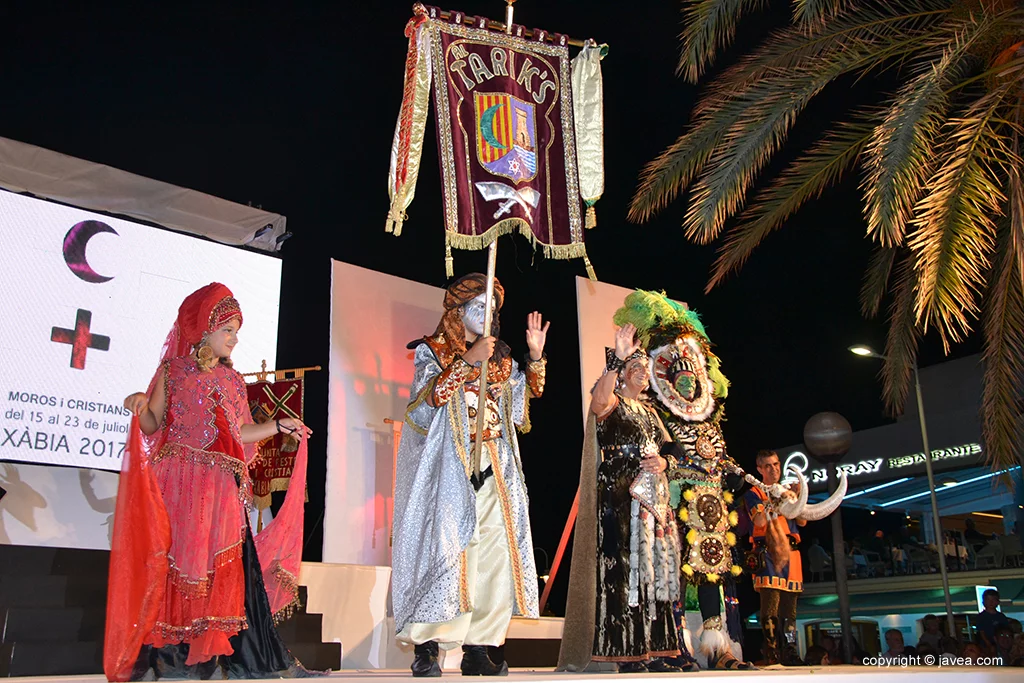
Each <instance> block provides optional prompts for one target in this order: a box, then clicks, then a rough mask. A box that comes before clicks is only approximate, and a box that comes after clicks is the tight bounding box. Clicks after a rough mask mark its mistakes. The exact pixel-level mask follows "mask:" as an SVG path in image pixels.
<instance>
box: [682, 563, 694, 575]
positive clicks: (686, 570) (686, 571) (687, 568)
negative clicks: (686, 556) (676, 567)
mask: <svg viewBox="0 0 1024 683" xmlns="http://www.w3.org/2000/svg"><path fill="white" fill-rule="evenodd" d="M683 573H684V574H686V575H687V576H693V567H691V566H690V565H689V564H684V565H683Z"/></svg>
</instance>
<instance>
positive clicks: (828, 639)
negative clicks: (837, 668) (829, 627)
mask: <svg viewBox="0 0 1024 683" xmlns="http://www.w3.org/2000/svg"><path fill="white" fill-rule="evenodd" d="M818 645H820V646H821V647H823V648H825V652H827V653H828V661H829V663H830V664H842V663H843V658H842V656H841V655H840V654H839V644H838V643H837V642H836V639H835V638H833V637H832V636H830V635H829V634H827V633H822V634H821V636H820V637H819V638H818Z"/></svg>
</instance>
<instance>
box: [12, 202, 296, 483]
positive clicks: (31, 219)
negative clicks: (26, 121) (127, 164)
mask: <svg viewBox="0 0 1024 683" xmlns="http://www.w3.org/2000/svg"><path fill="white" fill-rule="evenodd" d="M87 257H88V258H87ZM0 269H2V272H3V273H4V276H3V299H2V302H0V319H2V320H3V325H0V460H20V461H28V462H38V463H43V464H57V465H73V466H77V467H89V468H95V469H105V470H118V469H120V467H121V452H122V450H123V448H124V441H125V436H126V434H127V431H128V423H129V420H130V416H129V414H128V412H127V411H126V410H124V409H123V408H122V407H121V404H122V401H123V400H124V397H125V396H127V395H128V394H130V393H132V392H134V391H144V390H145V389H146V387H147V385H148V384H149V381H150V379H151V378H152V375H153V373H154V371H155V370H156V367H157V363H158V361H159V359H160V353H161V349H162V347H163V343H164V339H165V337H166V335H167V333H168V331H169V330H170V329H171V325H172V324H173V322H174V319H175V317H176V316H177V311H178V306H179V305H180V304H181V301H182V299H184V298H185V296H186V295H188V294H189V293H190V292H192V291H193V290H195V289H197V288H199V287H201V286H203V285H206V284H208V283H210V282H213V281H219V282H223V283H224V284H226V285H227V286H228V287H230V288H231V289H232V291H233V292H234V293H235V296H236V297H237V298H238V300H239V303H240V304H241V306H242V310H243V313H244V316H245V325H244V326H243V327H242V331H241V334H240V343H239V345H238V347H237V348H236V350H235V352H234V355H233V357H234V360H235V367H236V368H238V369H239V370H240V371H242V372H245V371H247V370H259V364H260V361H261V360H263V359H266V360H267V361H268V364H270V365H273V363H274V361H275V360H276V356H277V319H278V301H279V296H280V286H281V263H280V261H279V260H278V259H276V258H274V257H271V256H266V255H263V254H257V253H252V252H249V251H244V250H242V249H237V248H233V247H228V246H225V245H222V244H217V243H215V242H210V241H207V240H202V239H197V238H195V237H189V236H186V235H181V234H179V233H175V232H171V231H168V230H161V229H158V228H152V227H149V226H145V225H142V224H139V223H135V222H132V221H127V220H120V219H117V218H110V217H107V216H102V215H99V214H96V213H92V212H89V211H84V210H82V209H77V208H73V207H69V206H63V205H60V204H55V203H52V202H47V201H43V200H39V199H33V198H31V197H26V196H22V195H16V194H12V193H9V192H4V191H0ZM74 476H76V477H77V476H78V475H77V473H76V474H75V475H74Z"/></svg>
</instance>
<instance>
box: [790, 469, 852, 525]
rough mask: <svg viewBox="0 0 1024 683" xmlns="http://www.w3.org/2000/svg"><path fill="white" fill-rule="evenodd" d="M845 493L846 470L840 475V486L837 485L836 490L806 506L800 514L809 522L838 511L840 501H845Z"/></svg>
mask: <svg viewBox="0 0 1024 683" xmlns="http://www.w3.org/2000/svg"><path fill="white" fill-rule="evenodd" d="M845 495H846V472H843V473H841V474H840V475H839V486H838V487H836V492H835V493H833V494H832V495H831V496H829V497H828V498H827V499H826V500H823V501H821V502H820V503H814V504H812V505H808V506H806V507H804V511H803V514H801V515H800V516H801V517H802V518H804V519H806V520H807V521H808V522H813V521H816V520H819V519H824V518H826V517H828V516H829V515H831V514H832V513H833V512H835V511H836V508H838V507H839V505H840V503H842V502H843V497H844V496H845Z"/></svg>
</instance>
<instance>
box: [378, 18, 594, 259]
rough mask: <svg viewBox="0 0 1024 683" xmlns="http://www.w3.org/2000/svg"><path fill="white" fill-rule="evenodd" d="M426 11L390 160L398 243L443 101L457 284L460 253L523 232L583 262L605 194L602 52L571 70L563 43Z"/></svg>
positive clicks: (448, 227) (442, 138)
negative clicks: (429, 128) (430, 120)
mask: <svg viewBox="0 0 1024 683" xmlns="http://www.w3.org/2000/svg"><path fill="white" fill-rule="evenodd" d="M441 15H442V13H441V11H440V10H438V9H437V8H435V7H427V8H423V7H422V6H420V7H419V9H418V10H417V15H416V17H415V18H414V19H413V20H412V21H410V22H409V26H408V27H407V28H406V35H407V36H408V37H409V52H408V57H407V60H406V73H405V93H404V97H403V101H402V110H401V114H400V116H399V121H398V127H397V129H396V131H395V139H394V143H393V145H392V150H391V172H390V176H389V190H390V192H391V210H390V212H389V214H388V225H387V227H388V230H389V231H392V232H394V233H395V234H398V233H400V231H401V228H402V224H403V222H404V221H405V219H406V215H405V210H406V208H407V207H408V206H409V204H410V203H411V202H412V198H413V193H414V192H415V185H416V179H417V176H418V173H419V165H420V155H421V152H422V149H423V135H424V132H425V127H426V118H427V113H428V108H429V107H428V105H429V102H430V89H431V86H433V90H434V93H433V94H434V110H435V118H436V121H437V134H438V141H439V144H438V148H439V153H440V161H441V181H442V194H443V197H442V199H443V205H444V225H445V245H446V250H447V252H448V257H447V259H446V261H447V266H448V269H447V270H448V274H449V275H451V274H452V263H451V251H450V250H451V248H452V247H454V248H456V249H482V248H485V247H487V246H488V245H489V244H490V243H491V242H492V241H494V240H495V239H497V238H498V237H499V236H500V235H502V234H506V233H510V232H518V233H520V234H522V235H524V236H526V237H527V238H529V239H530V240H531V241H532V242H533V243H534V244H535V245H538V246H540V247H541V248H542V249H543V250H544V254H545V256H548V257H552V258H582V259H584V260H585V263H586V265H587V270H588V273H589V274H590V275H591V276H592V277H593V272H592V268H591V267H590V261H589V259H587V254H586V249H585V247H584V244H583V232H584V227H592V225H593V223H594V222H595V219H594V213H593V205H594V203H595V202H596V201H597V199H598V198H599V197H600V195H601V193H602V192H603V188H604V167H603V148H602V145H603V142H602V130H601V127H602V119H601V106H602V102H601V72H600V59H601V56H602V54H603V53H602V49H601V48H600V47H598V46H597V45H594V44H592V43H591V42H588V44H586V45H584V47H583V49H582V51H581V52H580V54H579V55H578V56H577V57H576V58H574V59H572V60H570V58H569V47H568V39H567V37H566V36H561V35H552V34H548V33H546V32H544V31H534V32H533V34H532V37H530V38H527V37H524V36H525V29H524V28H523V27H521V26H514V27H513V31H512V33H505V32H502V31H497V30H493V29H492V28H489V27H488V23H487V21H486V20H485V19H480V18H476V19H474V20H473V22H472V23H471V25H469V26H467V25H465V24H464V22H463V19H464V15H463V14H462V13H459V12H452V13H450V14H447V18H446V19H443V18H441Z"/></svg>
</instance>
